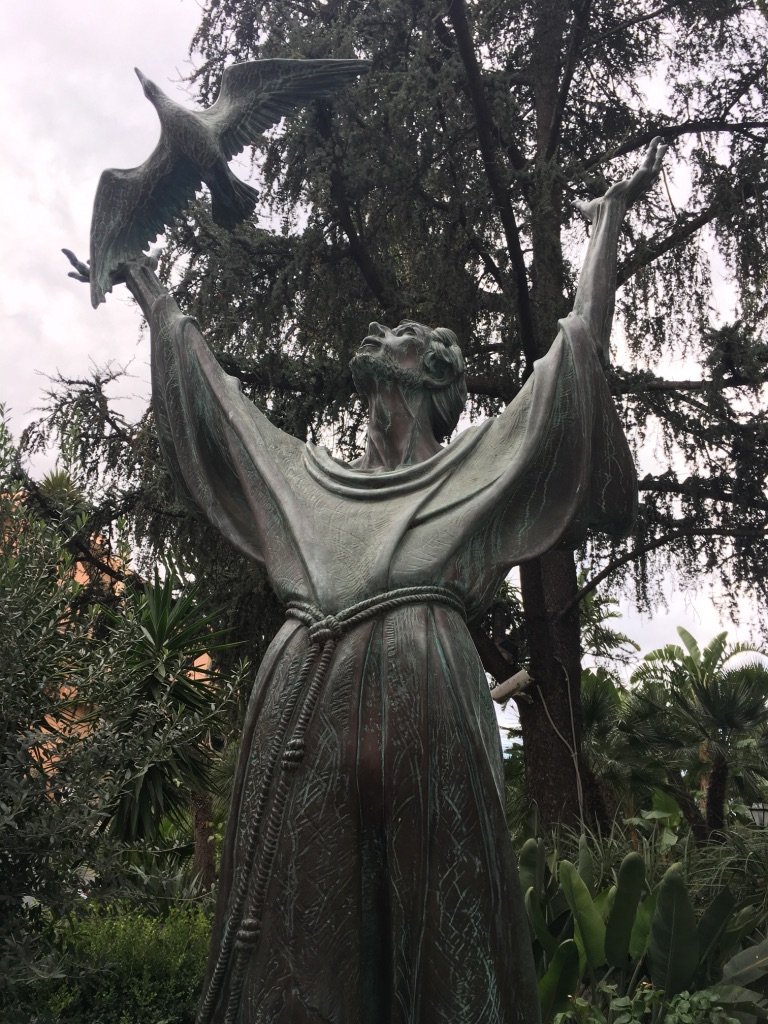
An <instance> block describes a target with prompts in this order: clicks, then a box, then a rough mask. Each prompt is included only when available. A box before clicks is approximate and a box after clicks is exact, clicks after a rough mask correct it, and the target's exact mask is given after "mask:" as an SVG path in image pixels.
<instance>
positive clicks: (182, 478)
mask: <svg viewBox="0 0 768 1024" xmlns="http://www.w3.org/2000/svg"><path fill="white" fill-rule="evenodd" d="M151 326H152V334H153V370H152V373H153V395H154V399H153V400H154V409H155V415H156V418H157V423H158V429H159V433H160V439H161V445H162V448H163V452H164V455H165V457H166V459H167V461H168V464H169V466H170V467H171V471H172V473H173V475H174V478H175V480H176V483H177V485H178V486H179V488H180V489H181V491H182V492H183V493H185V494H186V495H187V497H188V499H189V500H191V501H193V502H194V503H195V504H196V505H197V506H198V508H200V509H201V510H202V511H203V512H204V513H205V515H206V516H207V517H208V518H209V520H210V521H211V522H212V523H213V525H215V526H216V527H217V528H218V529H219V530H220V531H221V532H222V533H223V534H224V536H226V537H227V538H228V539H229V540H230V541H231V542H232V543H233V544H234V545H235V546H236V547H238V548H239V549H240V550H241V551H242V552H243V553H244V554H246V555H247V556H248V557H249V558H251V559H253V560H256V561H258V562H260V563H261V564H263V565H264V566H265V568H266V571H267V573H268V574H269V578H270V580H271V583H272V585H273V587H274V589H275V591H276V593H277V595H278V596H279V597H280V598H281V599H282V600H283V601H285V602H286V603H288V602H291V601H293V602H296V601H302V602H309V603H310V604H312V605H314V606H316V607H317V608H318V609H320V610H321V611H322V612H323V613H324V614H329V613H334V614H337V613H339V612H341V611H343V610H344V609H345V608H348V607H349V606H350V605H353V604H355V603H356V602H359V601H362V600H364V599H367V598H371V597H375V596H377V595H380V594H383V593H386V592H389V591H392V590H396V589H399V588H404V587H413V586H432V587H445V588H449V589H450V590H451V592H452V593H456V594H458V595H460V596H461V598H462V599H463V601H464V604H465V606H466V608H467V611H468V613H469V614H470V615H473V614H475V613H477V612H479V611H480V610H482V609H483V608H484V607H485V606H486V605H487V604H488V602H489V601H490V600H491V598H492V596H493V594H494V592H495V590H496V587H497V586H498V584H499V582H500V581H501V580H502V579H503V578H504V576H505V575H506V573H507V572H508V570H509V569H510V567H511V566H512V565H514V564H516V563H518V562H520V561H523V560H525V559H528V558H533V557H536V556H537V555H539V554H541V553H543V552H544V551H547V550H549V549H551V548H552V547H554V546H555V545H557V544H559V543H573V542H574V541H578V539H579V537H580V536H582V535H583V532H584V531H585V529H586V528H587V527H589V526H595V527H598V528H600V529H606V530H610V531H612V532H616V533H619V532H623V531H625V530H626V529H627V528H628V527H629V525H630V524H631V521H632V517H633V514H634V507H635V493H636V484H635V475H634V469H633V466H632V460H631V457H630V454H629V450H628V447H627V444H626V440H625V438H624V435H623V432H622V430H621V426H620V423H619V420H618V417H617V415H616V412H615V410H614V407H613V404H612V402H611V398H610V395H609V393H608V389H607V387H606V384H605V381H604V378H603V373H602V370H601V367H600V365H599V362H598V359H597V355H596V351H595V345H594V342H593V339H592V338H591V336H590V334H589V331H588V329H587V327H586V325H585V323H584V321H583V320H581V319H580V318H579V317H577V316H574V315H571V316H570V317H568V318H567V319H566V320H564V321H562V322H561V330H560V332H559V334H558V336H557V339H556V340H555V342H554V343H553V345H552V348H551V349H550V351H549V353H548V354H547V356H546V357H545V358H544V359H542V360H540V361H539V362H538V363H537V364H536V368H535V372H534V374H533V375H532V377H531V378H530V379H529V381H528V382H527V384H526V385H525V387H524V388H523V389H522V391H521V392H520V394H519V395H518V397H517V398H516V399H515V400H514V401H513V402H512V403H511V404H510V405H509V406H508V407H507V408H506V409H505V410H504V412H503V413H501V415H499V416H497V417H495V418H493V419H489V420H487V421H486V422H485V423H483V424H481V425H480V426H477V427H470V428H468V429H467V430H465V431H464V432H463V433H461V434H460V435H459V436H458V437H457V438H456V440H455V441H453V442H452V443H451V444H450V445H449V446H447V447H446V448H444V449H442V450H441V451H440V452H439V453H438V454H436V455H435V456H433V457H432V458H430V459H429V460H427V461H425V462H422V463H419V464H417V465H413V466H407V467H403V468H401V469H398V470H394V471H391V472H375V473H374V472H363V471H359V470H356V469H355V468H353V467H350V466H348V465H345V464H344V463H341V462H339V461H337V460H334V459H333V458H332V457H331V456H330V455H329V453H328V452H327V451H326V450H325V449H317V448H315V447H313V446H311V445H305V444H303V443H301V442H299V441H298V440H296V439H295V438H292V437H290V436H288V435H286V434H284V433H283V432H281V431H280V430H278V429H277V428H275V427H274V426H273V425H272V424H271V423H270V422H269V420H268V419H267V418H266V417H265V416H264V415H263V414H262V413H261V412H260V411H259V410H258V409H257V408H256V407H255V406H254V405H253V404H252V403H251V402H249V401H248V400H247V399H245V398H244V396H243V395H242V394H241V393H240V389H239V385H238V383H237V382H236V381H235V380H234V379H233V378H230V377H228V376H227V375H226V374H225V373H224V372H223V370H222V369H221V368H220V367H219V366H218V364H217V363H216V361H215V359H214V358H213V356H212V355H211V353H210V352H209V350H208V349H207V347H206V345H205V342H204V341H203V339H202V337H201V335H200V332H199V330H198V328H197V326H196V324H195V322H194V321H193V320H191V319H189V318H187V317H183V316H182V315H181V314H180V313H179V312H178V310H177V308H176V307H175V305H174V304H173V302H172V300H170V298H167V297H166V298H163V299H160V300H158V302H157V303H156V304H155V307H154V309H153V314H152V317H151ZM308 649H309V638H308V632H307V628H306V626H305V625H302V624H301V623H299V622H296V621H295V620H292V619H289V620H288V621H287V622H286V624H285V625H284V626H283V628H282V630H281V631H280V633H279V634H278V635H277V637H276V638H275V640H274V641H273V643H272V645H271V646H270V649H269V651H268V653H267V656H266V658H265V660H264V662H263V664H262V666H261V668H260V670H259V673H258V676H257V679H256V681H255V684H254V689H253V692H252V696H251V700H250V704H249V707H248V711H247V715H246V720H245V724H244V729H243V736H242V744H241V753H240V761H239V765H238V769H237V775H236V780H235V786H234V791H233V797H232V810H231V813H230V821H229V826H228V833H227V837H226V840H225V849H224V854H223V862H222V870H221V881H220V891H219V902H218V909H217V916H216V924H215V929H214V939H213V944H212V949H211V971H213V969H214V965H215V963H216V959H217V950H218V948H219V946H220V943H221V940H222V935H223V932H224V929H225V925H226V921H227V919H228V916H229V915H230V913H231V907H232V898H233V897H232V893H233V892H234V891H235V889H236V888H237V886H238V885H239V884H240V883H241V882H242V879H243V871H244V868H243V864H244V863H245V845H246V841H247V829H248V822H249V821H250V820H252V819H253V816H254V814H255V813H256V807H257V804H258V801H259V792H260V790H259V787H260V785H262V784H263V780H264V778H265V777H266V776H265V773H267V774H268V764H267V759H268V756H269V751H270V749H271V748H272V746H273V745H274V743H275V741H276V739H277V740H278V741H279V740H280V729H281V725H280V715H281V709H282V708H283V707H284V706H285V702H286V700H287V699H288V698H289V696H290V694H291V693H292V692H293V688H294V687H296V685H297V674H298V672H299V667H300V666H301V664H302V663H303V661H304V658H305V656H306V654H307V651H308ZM257 861H258V856H257ZM259 929H260V939H259V941H258V943H256V944H255V946H254V948H253V950H252V951H251V952H250V953H249V957H248V962H247V964H246V967H245V974H244V980H243V984H242V993H241V995H239V996H238V1000H237V1007H236V1015H235V1016H234V1018H233V1019H234V1020H237V1021H240V1022H242V1024H274V1022H280V1024H283V1022H284V1024H289V1022H290V1024H303V1022H312V1024H320V1022H323V1024H448V1022H449V1021H450V1022H451V1024H480V1022H482V1024H513V1022H518V1021H519V1022H521V1024H522V1022H525V1024H533V1022H535V1021H536V1020H537V1009H536V1006H537V997H536V991H535V978H534V975H533V968H532V964H531V962H530V948H529V940H528V934H527V920H526V915H525V911H524V909H523V906H522V899H521V894H520V892H519V885H518V881H517V874H516V868H515V863H514V856H513V852H512V849H511V844H510V842H509V837H508V833H507V830H506V825H505V819H504V787H503V778H502V760H501V750H500V744H499V737H498V730H497V727H496V720H495V715H494V712H493V708H492V705H491V701H490V699H489V696H488V686H487V682H486V678H485V675H484V672H483V670H482V666H481V665H480V662H479V659H478V656H477V653H476V651H475V648H474V645H473V643H472V640H471V638H470V635H469V632H468V630H467V627H466V624H465V621H464V619H463V617H462V616H461V615H460V614H459V613H458V612H457V611H456V610H455V609H454V608H451V607H448V606H446V605H444V604H440V603H439V602H426V603H422V604H416V605H409V606H407V607H402V608H397V609H394V610H389V611H386V612H383V613H382V614H380V615H378V616H376V617H374V618H373V619H372V620H370V621H367V622H364V623H362V624H360V625H358V626H356V627H354V628H353V629H351V630H350V631H348V632H346V633H344V634H343V635H342V636H341V637H340V638H339V640H338V643H337V645H336V647H335V650H334V652H333V656H332V659H331V662H330V665H329V668H328V671H327V673H326V675H325V677H324V682H323V688H322V692H321V694H320V697H319V700H318V704H317V706H316V708H315V711H314V713H313V715H312V719H311V721H310V724H309V727H308V731H307V735H306V754H305V758H304V761H303V762H302V764H301V767H300V768H299V769H298V771H297V772H296V773H295V776H294V777H293V778H292V781H291V788H290V792H289V796H288V803H287V806H286V809H285V813H284V814H283V816H282V819H281V827H280V830H279V837H278V840H277V853H276V855H275V858H274V866H273V867H272V868H271V869H270V872H269V882H268V897H267V900H266V903H265V910H264V913H263V917H262V919H261V920H260V921H259ZM232 986H233V982H232V976H231V966H226V975H225V979H224V985H223V995H222V997H221V998H220V1000H219V1002H218V1003H217V1006H216V1010H215V1013H214V1016H213V1018H212V1019H213V1020H215V1021H223V1020H224V1019H225V1015H226V1004H227V991H228V990H229V989H231V988H232ZM239 991H240V990H239V989H238V992H239Z"/></svg>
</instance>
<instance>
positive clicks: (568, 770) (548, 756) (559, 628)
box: [520, 551, 586, 826]
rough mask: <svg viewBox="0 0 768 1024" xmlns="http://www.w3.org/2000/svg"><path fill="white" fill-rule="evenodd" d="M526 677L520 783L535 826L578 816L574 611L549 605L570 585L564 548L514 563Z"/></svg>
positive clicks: (560, 600) (581, 800) (562, 598)
mask: <svg viewBox="0 0 768 1024" xmlns="http://www.w3.org/2000/svg"><path fill="white" fill-rule="evenodd" d="M520 580H521V585H522V592H523V606H524V609H525V623H526V630H527V633H528V642H529V650H530V661H531V668H530V673H531V676H532V677H533V684H532V685H531V687H530V688H529V689H528V691H527V693H528V694H529V696H530V697H531V698H532V700H531V703H527V702H526V703H523V702H521V704H520V724H521V726H522V730H523V752H524V757H525V778H526V789H527V793H528V797H529V799H530V800H532V801H533V802H535V803H536V805H537V807H538V811H539V816H540V820H541V822H542V824H543V825H545V826H549V825H553V824H555V823H556V822H558V821H565V822H568V823H570V824H578V822H579V820H580V819H582V818H583V817H584V815H585V812H586V808H585V794H584V784H583V780H584V775H583V772H582V771H581V766H580V763H581V755H580V750H581V702H580V697H579V690H580V685H581V664H580V649H579V614H578V609H574V610H573V611H572V612H570V613H569V614H568V615H566V616H564V617H563V618H562V619H559V620H558V619H557V618H556V613H557V611H558V610H559V609H560V608H561V607H562V606H563V605H564V604H565V603H566V602H567V599H568V596H569V595H572V594H574V593H575V592H576V568H575V564H574V560H573V555H572V554H571V552H570V551H552V552H550V553H549V554H547V555H544V556H543V557H542V558H538V559H536V560H535V561H532V562H527V563H525V564H524V565H521V566H520Z"/></svg>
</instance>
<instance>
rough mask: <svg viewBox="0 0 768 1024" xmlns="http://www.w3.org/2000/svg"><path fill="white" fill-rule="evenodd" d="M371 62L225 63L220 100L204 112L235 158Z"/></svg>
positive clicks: (227, 153) (278, 60) (228, 153)
mask: <svg viewBox="0 0 768 1024" xmlns="http://www.w3.org/2000/svg"><path fill="white" fill-rule="evenodd" d="M369 67H370V61H367V60H330V59H329V60H289V59H287V58H274V59H269V60H254V61H248V62H246V63H245V64H233V65H231V66H230V67H228V68H225V69H224V74H223V75H222V77H221V88H220V90H219V95H218V97H217V98H216V102H215V103H214V104H213V105H212V106H210V107H208V109H207V110H204V111H202V112H201V113H200V117H202V118H204V120H205V121H206V122H207V123H208V126H209V127H210V128H211V129H212V130H213V131H214V133H215V134H216V136H217V138H218V141H219V145H220V146H221V148H222V151H223V152H224V155H225V156H226V158H227V160H229V159H231V158H232V157H233V156H235V154H236V153H239V152H241V150H243V149H245V147H246V146H248V145H249V144H250V143H252V142H253V141H254V139H255V138H256V136H257V135H259V134H261V132H265V131H266V130H267V129H268V128H271V127H272V126H273V125H276V124H277V122H278V121H279V120H280V119H281V118H283V117H285V115H286V114H290V113H291V112H292V111H294V110H296V109H297V107H301V106H303V105H304V104H305V103H308V102H309V101H310V100H311V99H314V98H317V97H321V96H330V95H332V93H334V92H336V91H337V90H338V89H340V88H341V87H342V86H343V85H345V84H346V83H347V82H351V81H352V80H353V79H355V78H357V76H358V75H360V74H362V73H363V72H364V71H367V70H368V69H369Z"/></svg>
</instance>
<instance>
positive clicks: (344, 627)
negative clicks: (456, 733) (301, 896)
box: [197, 586, 466, 1024]
mask: <svg viewBox="0 0 768 1024" xmlns="http://www.w3.org/2000/svg"><path fill="white" fill-rule="evenodd" d="M412 604H444V605H448V606H449V607H450V608H454V609H455V610H456V611H458V612H459V613H460V614H461V615H462V616H463V617H466V612H465V608H464V602H463V601H462V600H461V598H460V597H459V595H458V594H457V593H456V592H455V591H454V590H451V589H449V588H448V587H438V586H434V587H433V586H420V587H401V588H400V589H398V590H388V591H386V592H384V593H383V594H378V595H376V596H375V597H370V598H367V599H366V600H364V601H359V602H358V603H357V604H353V605H350V607H349V608H345V609H343V610H342V611H340V612H337V613H336V614H335V615H325V614H324V613H323V612H322V610H321V609H320V608H318V607H317V606H316V605H313V604H310V603H308V602H303V601H294V602H291V603H290V604H289V605H288V607H287V609H286V612H287V615H288V616H289V617H290V618H293V619H298V620H299V622H302V623H303V624H304V625H305V626H307V627H308V633H309V647H308V649H307V654H306V656H305V658H304V661H303V663H302V666H301V671H300V672H299V674H298V676H297V677H296V682H295V684H294V686H293V687H292V688H291V690H290V692H289V693H288V695H287V697H286V699H285V701H284V703H283V706H282V708H281V711H280V719H279V722H278V727H277V731H276V734H275V738H274V740H273V742H272V744H271V746H270V750H269V755H268V759H267V766H266V769H265V771H264V772H263V773H262V775H261V779H260V784H259V790H258V796H257V798H256V809H255V813H254V816H253V819H252V821H251V822H250V825H249V827H248V830H247V832H246V834H245V844H244V845H245V855H244V858H243V862H244V863H243V868H242V870H241V871H240V874H239V878H238V881H237V884H236V885H235V887H234V893H233V898H232V903H231V906H230V913H229V917H228V918H227V922H226V925H225V927H224V934H223V935H222V939H221V945H220V948H219V954H218V957H217V959H216V967H215V968H214V970H213V973H212V974H211V979H210V981H209V983H208V988H207V990H206V994H205V999H204V1000H203V1004H202V1006H201V1008H200V1013H199V1015H198V1018H197V1024H209V1022H210V1020H211V1017H212V1015H213V1012H214V1010H215V1007H216V1003H217V1001H218V998H219V993H220V991H221V986H222V983H223V981H224V977H225V975H226V973H227V967H228V965H229V963H230V961H231V963H232V971H231V975H230V982H229V998H228V999H227V1008H226V1012H225V1015H224V1024H235V1021H236V1019H237V1011H238V1008H239V1005H240V997H241V995H242V990H243V983H244V981H245V970H246V967H247V964H248V955H249V952H250V950H251V949H252V948H253V947H254V946H255V945H256V944H257V943H258V941H259V938H260V936H261V921H262V916H263V911H264V903H265V900H266V895H267V887H268V885H269V879H270V876H271V873H272V865H273V863H274V859H275V854H276V853H277V845H278V841H279V838H280V833H281V831H282V826H283V819H284V815H285V808H286V804H287V802H288V796H289V793H290V785H291V782H290V780H291V777H292V775H293V773H294V772H295V771H296V769H297V768H298V767H299V765H300V764H301V762H302V760H303V758H304V751H305V745H304V737H305V734H306V731H307V727H308V725H309V723H310V720H311V718H312V713H313V711H314V709H315V705H316V704H317V701H318V698H319V696H320V694H321V692H322V689H323V683H324V682H325V679H326V676H327V674H328V668H329V667H330V664H331V658H332V657H333V652H334V651H335V649H336V644H337V642H338V640H339V639H340V637H342V636H343V635H344V634H345V633H348V632H349V631H350V630H351V629H354V627H355V626H359V625H360V624H361V623H363V622H368V621H370V620H371V619H374V618H376V617H377V616H379V615H382V614H384V613H385V612H388V611H394V610H395V609H397V608H402V607H405V606H406V605H412ZM278 767H279V768H280V769H281V771H280V775H279V778H278V780H277V783H276V785H275V787H274V792H271V791H272V788H273V783H274V780H275V776H276V775H277V772H278ZM246 783H247V775H246V780H245V782H244V785H245V784H246ZM270 794H271V799H270ZM262 824H264V830H263V837H262ZM260 840H261V841H260ZM257 852H259V853H260V854H261V856H260V858H259V863H258V868H257V870H255V871H254V867H255V866H256V859H257V857H256V855H257Z"/></svg>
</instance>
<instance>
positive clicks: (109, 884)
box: [0, 424, 233, 1012]
mask: <svg viewBox="0 0 768 1024" xmlns="http://www.w3.org/2000/svg"><path fill="white" fill-rule="evenodd" d="M15 460H16V453H15V451H14V448H13V445H12V443H11V441H10V438H9V436H8V434H7V432H6V431H5V429H4V428H3V426H2V424H0V649H2V651H3V659H2V664H0V777H2V779H3V789H2V795H0V908H1V909H2V913H1V914H0V974H2V976H3V980H4V986H3V995H2V996H0V1010H5V1011H7V1012H10V1009H9V1007H12V1006H13V1001H14V1000H15V999H16V998H17V996H19V993H20V990H21V988H20V987H22V986H23V985H24V984H26V983H27V982H28V981H29V980H30V979H31V978H34V977H37V976H39V975H40V974H46V973H54V974H55V973H56V971H57V969H58V967H57V957H56V952H55V949H54V946H53V945H52V943H51V929H52V926H53V925H54V924H55V923H56V922H57V921H59V920H61V919H62V918H63V917H64V916H65V915H67V914H69V913H71V912H73V911H75V910H77V909H78V908H82V907H84V906H85V902H86V897H88V896H91V897H93V896H95V895H97V894H101V895H102V896H107V895H108V894H109V893H110V892H113V891H114V890H115V888H116V887H117V888H119V885H120V882H121V879H123V878H124V877H125V874H126V870H127V868H128V867H129V866H130V865H129V864H128V860H129V858H128V856H127V853H128V850H127V847H126V842H125V841H126V840H140V839H141V838H142V837H145V838H146V837H149V838H151V837H153V836H154V837H158V838H159V827H160V822H161V821H162V819H163V818H165V817H167V815H168V813H169V812H172V811H174V810H178V809H179V805H180V803H181V802H183V800H184V799H185V798H186V799H188V796H189V791H190V787H191V786H192V785H201V784H203V782H204V779H205V769H206V760H207V759H208V757H209V755H210V744H209V735H210V733H211V731H212V730H218V729H221V728H226V727H227V725H228V704H229V701H230V697H231V691H232V686H233V683H232V681H231V680H229V681H227V682H224V681H223V680H220V679H217V678H216V677H215V675H214V674H210V675H209V676H208V677H207V678H201V679H197V680H190V679H189V678H188V675H187V670H188V668H189V666H190V664H191V662H192V661H194V659H195V658H196V657H197V656H198V654H199V653H200V648H201V646H202V645H203V641H204V639H205V638H209V637H210V631H209V630H208V629H207V625H206V623H205V620H201V619H200V617H199V615H198V614H197V613H196V612H195V610H194V606H193V602H192V600H191V599H189V600H186V599H182V601H181V602H173V601H172V600H171V598H172V596H173V595H172V594H171V591H170V584H168V585H162V586H155V587H142V588H137V589H132V588H128V589H127V590H126V592H125V594H124V596H123V597H122V598H121V611H120V612H119V613H115V612H114V611H110V612H109V613H108V614H105V613H104V611H103V610H102V609H101V608H100V607H99V606H98V605H91V604H88V603H87V602H84V601H83V600H82V598H83V587H82V586H81V585H80V584H78V583H77V582H76V580H75V574H74V559H73V556H72V554H71V553H70V552H69V551H68V550H67V544H66V538H64V539H63V538H62V536H61V533H60V531H59V527H58V526H57V525H55V524H52V523H50V522H46V521H45V520H43V519H42V518H41V517H40V516H39V515H37V514H36V513H35V511H34V510H33V509H31V508H30V507H29V505H28V504H27V501H26V495H25V493H24V492H23V491H22V490H21V489H20V487H19V483H18V478H17V476H16V474H15V471H14V470H15V464H16V463H15ZM162 608H165V611H164V612H163V611H162V610H161V609H162ZM181 612H184V613H185V614H184V615H182V614H181ZM163 616H165V618H163ZM174 616H176V618H174ZM174 623H175V626H176V632H175V634H174V630H173V629H171V628H170V626H173V625H174ZM161 626H162V629H163V630H164V632H162V631H159V630H160V627H161ZM153 631H154V632H153ZM161 632H162V636H161ZM174 635H175V639H176V642H177V643H176V647H174V646H173V644H172V643H170V640H169V637H172V636H174ZM212 641H213V642H215V638H212ZM193 769H194V770H193ZM153 830H154V832H153ZM138 845H140V844H139V843H138V842H135V843H134V845H133V847H132V849H133V850H135V849H136V847H137V846H138Z"/></svg>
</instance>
